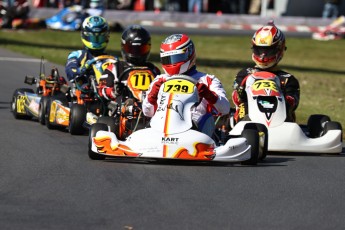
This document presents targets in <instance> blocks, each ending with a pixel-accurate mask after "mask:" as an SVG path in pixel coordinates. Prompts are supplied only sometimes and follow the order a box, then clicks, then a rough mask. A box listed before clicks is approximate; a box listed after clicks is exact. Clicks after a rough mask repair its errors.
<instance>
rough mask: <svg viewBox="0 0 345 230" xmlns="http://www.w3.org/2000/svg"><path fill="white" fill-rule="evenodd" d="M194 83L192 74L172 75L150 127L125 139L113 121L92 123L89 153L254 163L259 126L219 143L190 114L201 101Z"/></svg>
mask: <svg viewBox="0 0 345 230" xmlns="http://www.w3.org/2000/svg"><path fill="white" fill-rule="evenodd" d="M195 84H196V80H195V79H193V78H191V77H189V76H185V75H175V76H172V77H170V78H169V79H168V80H167V81H166V82H165V83H163V84H162V86H161V88H160V91H159V93H158V108H157V110H156V113H155V115H154V116H153V117H152V118H151V120H150V127H147V128H144V129H140V130H137V131H134V132H133V133H132V134H131V135H129V136H128V137H127V138H126V140H124V141H121V140H119V139H118V137H117V136H116V134H115V133H114V131H113V130H114V129H113V127H112V126H111V124H105V123H100V122H97V123H95V124H93V125H91V129H90V132H89V144H88V154H89V157H90V158H91V159H93V160H103V159H105V158H107V157H112V158H136V159H139V158H141V159H156V160H157V159H180V160H194V161H221V162H233V163H243V164H251V165H255V164H256V163H257V161H258V157H259V156H258V155H259V149H258V146H259V132H258V130H255V129H254V128H251V129H246V130H244V131H243V132H242V135H241V136H242V137H238V138H231V139H229V140H227V141H226V143H224V145H218V144H219V143H216V141H215V140H214V139H212V138H211V137H209V136H208V135H206V134H204V133H202V132H199V131H198V130H197V128H196V127H195V124H194V123H193V121H192V116H191V108H192V107H193V106H196V105H197V104H198V103H200V98H199V96H198V91H197V87H196V86H195ZM250 142H251V143H250ZM251 145H253V147H254V148H252V147H251Z"/></svg>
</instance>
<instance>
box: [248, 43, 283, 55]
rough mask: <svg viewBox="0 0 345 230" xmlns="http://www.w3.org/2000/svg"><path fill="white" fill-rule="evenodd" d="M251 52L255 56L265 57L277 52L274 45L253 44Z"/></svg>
mask: <svg viewBox="0 0 345 230" xmlns="http://www.w3.org/2000/svg"><path fill="white" fill-rule="evenodd" d="M252 49H253V53H254V54H255V55H256V56H261V55H264V56H266V57H271V56H275V55H276V54H277V52H278V49H277V47H276V46H255V45H254V46H253V48H252Z"/></svg>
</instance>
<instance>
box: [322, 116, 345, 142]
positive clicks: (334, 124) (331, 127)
mask: <svg viewBox="0 0 345 230" xmlns="http://www.w3.org/2000/svg"><path fill="white" fill-rule="evenodd" d="M330 130H341V135H340V141H341V142H342V141H343V127H342V126H341V124H340V123H339V122H336V121H329V122H327V123H326V124H325V127H324V131H323V135H325V134H326V133H327V132H328V131H330Z"/></svg>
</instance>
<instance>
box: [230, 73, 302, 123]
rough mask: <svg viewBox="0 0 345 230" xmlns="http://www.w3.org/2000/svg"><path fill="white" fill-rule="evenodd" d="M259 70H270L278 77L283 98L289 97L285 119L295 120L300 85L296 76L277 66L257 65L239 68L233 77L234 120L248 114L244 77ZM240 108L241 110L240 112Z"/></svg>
mask: <svg viewBox="0 0 345 230" xmlns="http://www.w3.org/2000/svg"><path fill="white" fill-rule="evenodd" d="M259 71H266V72H271V73H274V74H275V75H277V76H278V77H279V79H280V84H281V89H282V92H283V94H284V96H285V98H289V97H290V98H289V99H290V100H286V101H287V103H286V104H287V119H286V121H290V122H294V121H296V115H295V110H296V109H297V107H298V104H299V100H300V86H299V82H298V80H297V78H295V77H294V76H293V75H292V74H290V73H287V72H285V71H283V70H280V69H277V68H271V69H270V70H268V69H259V68H257V67H254V68H244V69H242V70H240V71H239V72H238V73H237V75H236V77H235V81H234V86H233V88H234V92H233V94H232V99H233V102H234V103H235V105H236V113H235V121H236V122H238V121H239V120H241V119H243V118H244V117H245V116H246V115H247V114H248V108H247V95H246V92H245V81H246V77H247V76H248V75H250V74H252V73H255V72H259ZM291 101H292V103H291ZM289 102H290V103H289ZM240 110H242V111H241V112H240Z"/></svg>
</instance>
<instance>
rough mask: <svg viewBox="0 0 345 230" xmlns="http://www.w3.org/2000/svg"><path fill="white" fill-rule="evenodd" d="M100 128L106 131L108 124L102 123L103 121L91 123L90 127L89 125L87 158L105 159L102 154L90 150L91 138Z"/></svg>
mask: <svg viewBox="0 0 345 230" xmlns="http://www.w3.org/2000/svg"><path fill="white" fill-rule="evenodd" d="M100 130H104V131H107V130H108V126H107V125H106V124H103V123H95V124H92V125H91V127H90V131H89V144H88V148H89V151H88V155H89V158H90V159H92V160H104V159H105V156H104V155H101V154H98V153H95V152H93V151H92V150H91V143H92V138H93V137H95V136H96V133H97V132H98V131H100Z"/></svg>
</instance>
